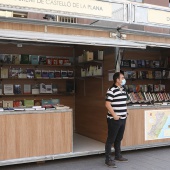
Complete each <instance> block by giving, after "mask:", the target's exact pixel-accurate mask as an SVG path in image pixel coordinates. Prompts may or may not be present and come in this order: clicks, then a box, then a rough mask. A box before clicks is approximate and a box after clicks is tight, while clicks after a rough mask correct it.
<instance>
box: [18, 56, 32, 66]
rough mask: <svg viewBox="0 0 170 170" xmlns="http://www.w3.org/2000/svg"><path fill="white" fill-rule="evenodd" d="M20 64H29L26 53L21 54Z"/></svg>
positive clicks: (28, 57)
mask: <svg viewBox="0 0 170 170" xmlns="http://www.w3.org/2000/svg"><path fill="white" fill-rule="evenodd" d="M20 63H21V64H30V56H29V55H28V54H21V62H20Z"/></svg>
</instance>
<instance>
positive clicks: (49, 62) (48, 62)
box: [46, 57, 53, 65]
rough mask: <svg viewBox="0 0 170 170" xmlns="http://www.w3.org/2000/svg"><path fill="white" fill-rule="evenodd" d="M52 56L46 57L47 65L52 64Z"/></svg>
mask: <svg viewBox="0 0 170 170" xmlns="http://www.w3.org/2000/svg"><path fill="white" fill-rule="evenodd" d="M52 61H53V60H52V57H46V64H47V65H52Z"/></svg>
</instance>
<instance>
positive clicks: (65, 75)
mask: <svg viewBox="0 0 170 170" xmlns="http://www.w3.org/2000/svg"><path fill="white" fill-rule="evenodd" d="M61 77H65V78H66V77H68V75H67V71H65V70H61Z"/></svg>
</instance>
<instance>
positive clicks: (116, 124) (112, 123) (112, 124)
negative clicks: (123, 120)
mask: <svg viewBox="0 0 170 170" xmlns="http://www.w3.org/2000/svg"><path fill="white" fill-rule="evenodd" d="M107 124H108V137H107V141H106V144H105V155H106V160H109V159H110V158H111V148H112V145H113V143H114V142H115V139H116V136H117V134H118V131H119V128H120V120H114V119H109V118H108V119H107Z"/></svg>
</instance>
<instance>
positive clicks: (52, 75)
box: [48, 70, 54, 78]
mask: <svg viewBox="0 0 170 170" xmlns="http://www.w3.org/2000/svg"><path fill="white" fill-rule="evenodd" d="M48 77H49V78H54V71H53V70H50V71H49V72H48Z"/></svg>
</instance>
